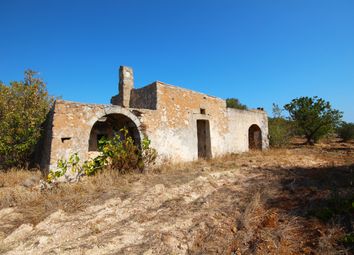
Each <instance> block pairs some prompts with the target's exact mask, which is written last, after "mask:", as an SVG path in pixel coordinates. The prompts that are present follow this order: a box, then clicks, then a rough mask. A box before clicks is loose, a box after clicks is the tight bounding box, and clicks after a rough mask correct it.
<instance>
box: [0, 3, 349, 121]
mask: <svg viewBox="0 0 354 255" xmlns="http://www.w3.org/2000/svg"><path fill="white" fill-rule="evenodd" d="M120 65H128V66H132V67H133V68H134V72H135V86H136V87H142V86H144V85H146V84H149V83H151V82H153V81H155V80H160V81H163V82H166V83H169V84H173V85H177V86H181V87H185V88H188V89H192V90H197V91H201V92H203V93H206V94H210V95H214V96H218V97H221V98H227V97H236V98H239V99H240V100H241V102H242V103H244V104H246V105H248V106H249V107H251V108H255V107H264V108H265V109H266V110H267V111H268V112H269V113H271V108H272V103H273V102H275V103H277V104H279V105H284V104H285V103H288V102H290V101H291V99H293V98H295V97H299V96H314V95H317V96H320V97H323V98H324V99H326V100H328V101H330V102H331V103H332V105H333V107H334V108H337V109H339V110H341V111H344V119H345V120H346V121H351V122H354V107H353V103H354V1H353V0H347V1H346V0H337V1H335V0H279V1H276V0H258V1H256V0H244V1H238V0H229V1H227V0H218V1H215V0H214V1H208V0H203V1H193V0H189V1H185V0H175V1H172V0H149V1H143V0H140V1H138V0H129V1H119V0H116V1H104V0H102V1H98V0H97V1H90V0H85V1H79V0H77V1H74V0H71V1H66V0H60V1H59V0H44V1H36V0H31V1H26V0H23V1H18V0H1V1H0V80H1V81H3V82H5V83H6V84H8V83H9V82H10V81H11V80H20V79H22V78H23V71H24V70H25V69H27V68H31V69H34V70H37V71H39V72H40V74H41V77H42V78H43V79H44V80H45V81H46V82H47V85H48V90H49V92H50V93H51V94H53V95H56V96H62V97H63V99H66V100H73V101H79V102H89V103H109V100H110V97H111V96H112V95H115V94H117V87H118V86H117V82H118V67H119V66H120Z"/></svg>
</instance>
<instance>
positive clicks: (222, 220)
mask: <svg viewBox="0 0 354 255" xmlns="http://www.w3.org/2000/svg"><path fill="white" fill-rule="evenodd" d="M353 166H354V144H344V143H332V144H328V143H326V144H320V145H317V146H315V147H306V146H301V147H300V146H294V147H293V148H291V149H275V150H268V151H264V152H258V151H255V152H250V153H245V154H234V155H227V156H223V157H219V158H216V159H213V160H209V161H204V160H201V161H197V162H191V163H181V164H177V165H176V164H174V165H172V164H164V165H163V166H160V167H159V168H156V169H154V170H152V171H149V172H147V173H144V174H138V173H132V174H126V175H119V174H118V173H116V172H114V171H103V172H101V173H99V174H97V175H96V176H94V177H87V178H84V179H83V180H82V181H81V182H79V183H76V184H62V185H59V186H57V187H55V188H53V189H51V190H46V191H45V192H41V191H40V190H38V189H36V188H34V187H25V186H26V185H25V186H24V183H26V181H27V180H28V179H34V180H39V178H41V174H40V172H38V171H23V170H22V171H21V170H19V171H16V170H12V171H9V172H6V173H0V209H3V208H8V207H12V208H14V209H15V213H19V214H21V215H22V216H21V217H18V218H16V217H15V218H14V221H13V222H12V223H11V224H8V225H6V226H0V233H1V232H2V233H3V234H4V235H8V234H9V233H10V232H12V231H13V230H14V229H15V228H17V227H18V226H20V225H21V224H24V223H31V224H34V225H35V224H37V223H39V222H41V221H43V220H44V219H45V218H46V217H47V216H48V215H50V214H52V213H53V212H55V211H57V210H59V209H61V210H64V211H65V212H67V213H75V212H78V211H82V210H84V209H85V208H87V207H88V206H91V205H95V204H102V203H103V202H104V201H106V200H108V199H110V198H112V197H120V198H121V199H122V200H124V199H125V198H127V197H129V196H131V192H132V190H133V189H134V188H136V185H137V183H139V185H142V186H143V187H145V188H147V189H149V187H154V186H155V185H156V184H163V185H164V186H165V187H166V188H170V187H175V186H178V185H182V184H184V183H188V182H190V181H192V180H194V179H196V178H197V177H198V176H203V174H205V173H213V172H215V173H220V172H221V173H222V172H223V171H230V170H231V171H232V170H233V169H237V171H240V173H242V174H244V175H245V176H250V177H249V178H247V179H246V181H244V182H242V183H239V182H238V181H237V180H234V183H233V184H232V185H229V186H225V187H223V188H220V189H218V190H217V191H215V192H214V193H212V194H210V195H209V196H208V197H207V198H205V201H207V202H205V201H202V202H200V201H199V202H198V201H197V202H194V203H192V204H188V205H185V204H183V207H181V203H182V202H181V201H180V200H178V199H175V200H173V201H172V200H171V201H167V202H165V203H164V204H163V206H162V207H165V209H166V208H167V209H168V210H169V211H170V216H171V217H172V216H173V215H174V214H176V216H177V215H181V214H182V215H183V214H186V215H188V213H189V212H192V211H196V210H199V209H202V208H203V206H204V205H205V206H208V207H207V208H208V210H209V211H210V210H211V212H215V213H214V214H213V215H212V216H208V215H206V216H205V218H202V219H198V220H199V221H200V226H203V227H198V228H197V230H191V231H190V233H192V234H193V240H194V241H193V244H192V245H190V247H189V253H190V254H201V253H204V254H210V253H216V252H219V253H223V254H346V253H347V254H350V251H348V249H350V246H344V245H343V244H342V243H341V242H340V239H341V237H343V236H344V235H345V234H347V233H350V232H351V231H353V226H354V225H353V221H354V219H353V215H352V214H350V213H353V212H352V211H351V212H349V214H348V213H346V212H338V213H335V214H334V215H333V217H330V219H328V220H323V219H319V217H317V216H316V214H318V212H320V213H321V210H322V209H323V208H324V207H326V206H327V207H328V205H329V203H331V201H332V200H333V196H336V199H343V198H346V197H350V196H352V195H353V194H354V189H353V181H354V175H353ZM27 186H28V185H27ZM182 200H183V199H182ZM182 208H183V210H182ZM148 220H149V219H148V218H145V219H141V221H142V222H144V221H148ZM166 220H168V219H166ZM170 220H172V221H173V219H172V218H171V219H170ZM202 223H203V224H202ZM94 231H99V230H97V229H94ZM186 235H187V234H186ZM351 248H352V247H351Z"/></svg>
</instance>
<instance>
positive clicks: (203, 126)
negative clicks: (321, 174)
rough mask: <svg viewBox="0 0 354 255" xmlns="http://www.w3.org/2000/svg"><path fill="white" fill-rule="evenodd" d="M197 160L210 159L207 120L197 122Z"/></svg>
mask: <svg viewBox="0 0 354 255" xmlns="http://www.w3.org/2000/svg"><path fill="white" fill-rule="evenodd" d="M197 136H198V158H211V142H210V127H209V121H208V120H197Z"/></svg>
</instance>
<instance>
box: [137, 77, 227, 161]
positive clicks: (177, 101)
mask: <svg viewBox="0 0 354 255" xmlns="http://www.w3.org/2000/svg"><path fill="white" fill-rule="evenodd" d="M201 111H203V113H204V114H202V113H201ZM198 119H205V120H209V125H210V138H211V151H212V155H213V156H214V155H219V154H223V153H224V148H223V144H224V141H225V139H226V134H227V133H228V120H227V115H226V103H225V101H224V100H222V99H219V98H216V97H211V96H207V95H205V94H201V93H197V92H194V91H191V90H187V89H183V88H179V87H175V86H171V85H167V84H164V83H162V82H158V83H157V110H156V111H149V112H145V113H144V114H143V116H142V119H141V121H142V123H144V125H145V126H146V133H147V134H148V136H149V138H150V139H151V141H152V146H153V147H155V148H157V149H158V152H159V155H160V157H162V158H167V159H169V160H172V161H189V160H195V159H197V158H198V140H197V120H198Z"/></svg>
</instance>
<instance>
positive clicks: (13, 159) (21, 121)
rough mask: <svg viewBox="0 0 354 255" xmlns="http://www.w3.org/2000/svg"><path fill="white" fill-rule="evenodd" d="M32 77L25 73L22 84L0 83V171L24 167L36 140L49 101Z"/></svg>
mask: <svg viewBox="0 0 354 255" xmlns="http://www.w3.org/2000/svg"><path fill="white" fill-rule="evenodd" d="M35 75H36V72H34V71H31V70H27V71H25V78H24V81H14V82H11V83H10V85H9V86H7V85H5V84H3V83H1V82H0V130H1V132H0V169H1V168H2V169H6V168H10V167H15V166H17V167H23V166H25V165H26V164H27V163H28V161H29V158H30V155H31V154H32V153H33V152H34V149H35V146H36V144H37V143H38V141H39V139H40V136H41V131H42V127H41V126H42V124H43V122H44V121H45V119H46V115H47V113H48V112H49V109H50V107H51V105H52V102H53V98H52V97H50V96H49V95H48V92H47V89H46V85H45V83H44V82H43V81H42V80H41V79H39V78H35Z"/></svg>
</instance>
